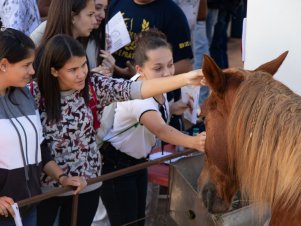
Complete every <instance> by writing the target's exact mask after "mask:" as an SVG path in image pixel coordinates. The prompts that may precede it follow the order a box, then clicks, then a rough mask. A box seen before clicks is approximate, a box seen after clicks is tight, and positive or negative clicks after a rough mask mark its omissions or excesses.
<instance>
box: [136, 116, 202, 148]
mask: <svg viewBox="0 0 301 226" xmlns="http://www.w3.org/2000/svg"><path fill="white" fill-rule="evenodd" d="M140 123H141V124H143V125H144V126H145V127H146V128H147V129H148V130H149V131H151V132H152V133H153V134H155V135H156V136H157V137H158V138H159V139H160V140H163V141H165V142H167V143H170V144H174V145H178V146H184V147H187V148H193V149H196V150H198V151H204V150H205V140H206V133H205V132H203V133H200V134H199V135H197V136H188V135H186V134H184V133H182V132H180V131H179V130H177V129H175V128H173V127H171V126H169V125H167V124H166V123H165V122H164V120H163V119H162V117H161V115H160V113H159V112H157V111H148V112H145V113H144V114H143V115H142V116H141V118H140Z"/></svg>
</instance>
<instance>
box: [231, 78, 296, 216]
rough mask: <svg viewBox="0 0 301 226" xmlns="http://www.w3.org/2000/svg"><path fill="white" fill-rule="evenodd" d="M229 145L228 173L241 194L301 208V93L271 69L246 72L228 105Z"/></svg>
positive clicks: (250, 198)
mask: <svg viewBox="0 0 301 226" xmlns="http://www.w3.org/2000/svg"><path fill="white" fill-rule="evenodd" d="M228 145H229V146H228V159H229V166H230V167H231V172H232V175H233V176H234V177H235V179H237V180H238V182H239V185H240V187H241V191H242V194H243V195H245V196H246V198H248V199H249V200H251V201H264V202H267V203H268V205H269V206H270V207H271V208H272V209H273V208H274V207H276V206H277V207H278V208H279V207H280V208H284V209H290V210H291V209H294V210H298V209H299V210H300V209H301V197H300V188H301V175H300V173H301V98H300V96H298V95H297V94H295V93H293V92H292V91H291V90H290V89H289V88H287V87H286V86H285V85H283V84H282V83H280V82H279V81H276V80H274V79H273V78H272V76H271V75H270V74H267V73H263V72H255V73H253V74H251V75H248V76H247V77H246V80H245V81H243V82H242V83H241V85H240V87H239V89H238V91H237V96H236V98H235V100H234V103H233V106H232V110H231V113H230V117H229V121H228ZM292 214H294V213H292ZM295 214H297V213H295Z"/></svg>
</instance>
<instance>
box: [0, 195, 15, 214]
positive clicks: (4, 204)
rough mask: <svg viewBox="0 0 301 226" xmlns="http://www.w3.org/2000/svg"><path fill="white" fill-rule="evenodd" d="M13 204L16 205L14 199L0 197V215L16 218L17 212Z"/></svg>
mask: <svg viewBox="0 0 301 226" xmlns="http://www.w3.org/2000/svg"><path fill="white" fill-rule="evenodd" d="M12 204H14V200H13V199H11V198H9V197H6V196H2V197H0V215H1V216H5V217H8V215H9V214H10V215H11V216H12V217H14V216H15V212H14V210H13V208H12V206H11V205H12Z"/></svg>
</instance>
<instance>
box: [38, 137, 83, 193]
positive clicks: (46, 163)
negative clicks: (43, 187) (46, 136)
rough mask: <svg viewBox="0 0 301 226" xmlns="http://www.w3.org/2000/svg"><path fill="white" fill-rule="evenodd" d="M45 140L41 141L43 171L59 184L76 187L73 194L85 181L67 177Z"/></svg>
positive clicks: (79, 178)
mask: <svg viewBox="0 0 301 226" xmlns="http://www.w3.org/2000/svg"><path fill="white" fill-rule="evenodd" d="M50 152H51V151H50V149H49V147H48V145H47V142H46V140H44V141H43V142H42V143H41V153H42V165H43V170H44V172H45V173H46V174H47V175H49V176H50V177H52V178H53V179H54V180H57V181H58V182H59V183H60V184H61V185H63V186H64V187H65V186H74V187H77V188H76V190H75V191H74V194H78V193H79V192H80V191H81V190H83V189H84V188H85V187H86V186H87V182H86V181H85V180H84V179H82V178H81V177H68V176H67V175H66V174H64V172H63V170H62V169H61V168H60V167H59V166H58V165H57V164H56V162H55V161H54V160H53V158H52V156H51V154H50Z"/></svg>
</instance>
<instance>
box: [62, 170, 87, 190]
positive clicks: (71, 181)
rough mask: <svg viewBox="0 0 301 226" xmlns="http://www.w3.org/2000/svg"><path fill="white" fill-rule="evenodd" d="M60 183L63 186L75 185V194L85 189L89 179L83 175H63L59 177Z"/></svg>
mask: <svg viewBox="0 0 301 226" xmlns="http://www.w3.org/2000/svg"><path fill="white" fill-rule="evenodd" d="M59 183H60V184H61V185H62V186H63V187H66V186H72V187H75V188H76V189H75V191H74V192H73V194H74V195H76V194H79V192H80V191H81V190H83V189H84V188H85V187H86V186H87V181H86V180H85V179H83V178H82V177H77V176H76V177H68V176H67V175H63V176H61V177H60V178H59Z"/></svg>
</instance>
